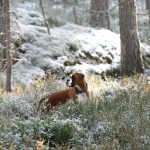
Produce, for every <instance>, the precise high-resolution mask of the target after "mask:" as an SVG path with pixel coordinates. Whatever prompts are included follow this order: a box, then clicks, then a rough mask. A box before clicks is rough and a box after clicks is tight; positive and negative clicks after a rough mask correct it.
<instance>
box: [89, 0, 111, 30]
mask: <svg viewBox="0 0 150 150" xmlns="http://www.w3.org/2000/svg"><path fill="white" fill-rule="evenodd" d="M108 3H109V1H108V0H91V20H90V24H91V26H92V27H103V28H107V29H110V22H109V15H108V11H107V10H108V7H109V6H108V5H109V4H108Z"/></svg>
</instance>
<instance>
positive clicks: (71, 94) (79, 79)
mask: <svg viewBox="0 0 150 150" xmlns="http://www.w3.org/2000/svg"><path fill="white" fill-rule="evenodd" d="M72 79H73V80H72V87H70V88H68V89H66V90H63V91H60V92H57V93H53V94H50V95H47V96H45V97H43V98H42V99H41V100H40V101H39V106H38V110H39V107H40V105H41V103H42V102H43V101H45V100H47V101H46V107H47V110H48V111H49V110H50V109H51V108H52V107H56V106H58V105H60V104H64V103H66V102H67V101H68V100H73V101H76V99H77V94H78V93H77V90H76V88H75V87H74V86H75V85H78V86H79V87H80V88H81V89H83V90H85V91H84V92H85V94H86V96H87V97H88V98H89V92H88V89H87V83H86V81H85V79H84V75H83V74H81V73H78V72H76V73H74V74H73V75H72Z"/></svg>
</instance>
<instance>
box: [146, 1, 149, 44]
mask: <svg viewBox="0 0 150 150" xmlns="http://www.w3.org/2000/svg"><path fill="white" fill-rule="evenodd" d="M146 9H147V10H148V16H149V37H150V0H146ZM149 42H150V41H149Z"/></svg>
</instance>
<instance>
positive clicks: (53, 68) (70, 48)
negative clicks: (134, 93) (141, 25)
mask: <svg viewBox="0 0 150 150" xmlns="http://www.w3.org/2000/svg"><path fill="white" fill-rule="evenodd" d="M12 10H13V12H14V14H16V15H13V17H12V28H11V31H12V32H11V33H12V39H13V41H14V42H17V40H18V37H19V39H20V44H19V47H18V49H19V57H20V59H23V60H24V59H26V61H21V62H20V61H19V62H17V63H16V64H15V65H14V66H13V80H14V81H15V82H16V81H17V82H21V83H23V84H30V83H32V82H34V80H36V79H39V78H42V77H43V76H44V74H45V71H50V72H52V73H59V74H63V73H68V72H71V71H72V70H82V71H83V72H88V73H89V72H92V73H97V74H101V73H102V72H106V71H112V70H114V69H118V68H119V66H120V38H119V34H116V33H113V32H111V31H109V30H105V29H101V30H96V29H93V28H90V27H83V26H79V25H74V24H66V25H64V26H61V27H55V28H52V29H51V35H48V34H47V29H46V27H44V20H43V16H42V13H41V10H40V8H39V6H38V5H37V3H35V2H34V1H30V2H29V1H22V2H21V1H18V3H13V2H12ZM141 47H142V53H143V56H144V58H145V60H148V61H149V62H150V60H149V56H150V47H149V46H148V45H146V44H141ZM147 67H148V65H147Z"/></svg>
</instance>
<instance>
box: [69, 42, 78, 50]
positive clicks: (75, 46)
mask: <svg viewBox="0 0 150 150" xmlns="http://www.w3.org/2000/svg"><path fill="white" fill-rule="evenodd" d="M68 47H69V48H68V50H69V51H71V52H76V51H77V50H78V48H77V45H75V44H74V43H69V44H68Z"/></svg>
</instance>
